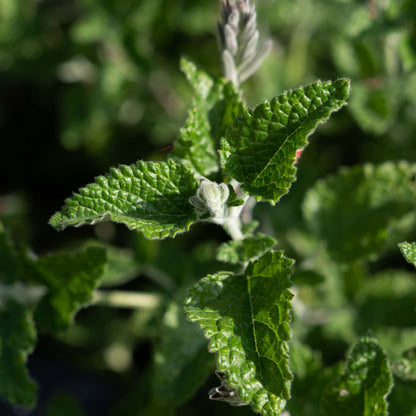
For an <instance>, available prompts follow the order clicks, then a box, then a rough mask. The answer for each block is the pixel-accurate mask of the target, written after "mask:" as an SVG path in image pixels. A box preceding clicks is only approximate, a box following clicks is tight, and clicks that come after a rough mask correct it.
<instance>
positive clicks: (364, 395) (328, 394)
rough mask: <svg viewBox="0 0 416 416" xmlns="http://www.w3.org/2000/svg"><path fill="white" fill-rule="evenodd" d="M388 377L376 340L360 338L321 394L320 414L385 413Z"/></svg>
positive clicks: (377, 415)
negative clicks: (335, 376) (343, 364)
mask: <svg viewBox="0 0 416 416" xmlns="http://www.w3.org/2000/svg"><path fill="white" fill-rule="evenodd" d="M392 384H393V383H392V376H391V374H390V370H389V364H388V361H387V357H386V354H385V353H384V351H383V349H382V348H381V347H380V345H379V344H378V342H377V341H376V340H375V339H374V338H372V337H369V336H364V337H362V338H361V339H360V340H359V341H358V342H357V344H356V345H355V346H354V348H353V350H352V352H351V353H350V355H349V358H348V362H347V366H346V368H345V370H344V372H343V373H342V374H341V375H340V376H338V377H337V378H336V379H335V380H334V381H333V382H332V383H330V384H329V385H328V387H327V389H326V391H325V392H324V395H323V397H322V413H323V415H324V416H326V415H328V416H333V415H337V416H344V415H345V416H350V415H362V416H387V400H386V398H387V395H388V394H389V392H390V390H391V388H392Z"/></svg>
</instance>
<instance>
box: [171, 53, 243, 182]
mask: <svg viewBox="0 0 416 416" xmlns="http://www.w3.org/2000/svg"><path fill="white" fill-rule="evenodd" d="M181 68H182V71H183V72H184V73H185V75H186V76H187V78H188V81H189V82H190V83H191V85H192V86H193V88H194V90H195V96H194V98H193V101H192V106H191V109H190V110H189V112H188V118H187V121H186V126H185V127H184V128H182V129H181V131H180V136H179V139H178V140H177V142H176V143H175V147H174V151H173V156H174V157H175V158H179V159H180V160H181V161H182V163H183V164H184V165H186V166H187V167H189V168H190V169H192V170H193V171H194V172H195V173H197V174H199V175H202V176H209V175H210V174H212V173H214V172H218V170H219V163H218V156H217V142H218V139H219V136H220V134H221V133H223V132H224V131H225V129H226V128H227V127H228V125H230V124H231V123H232V121H233V120H234V118H235V117H236V116H237V115H238V114H239V113H241V112H242V111H243V109H244V107H243V104H242V103H241V99H240V94H239V93H238V92H237V91H236V90H235V88H234V86H233V84H232V83H226V82H225V80H224V79H221V78H220V79H218V80H215V81H214V80H213V79H212V78H211V77H210V76H209V75H207V74H206V73H204V72H202V71H199V70H198V69H197V68H196V66H195V65H194V64H193V63H192V62H190V61H187V60H186V59H182V61H181Z"/></svg>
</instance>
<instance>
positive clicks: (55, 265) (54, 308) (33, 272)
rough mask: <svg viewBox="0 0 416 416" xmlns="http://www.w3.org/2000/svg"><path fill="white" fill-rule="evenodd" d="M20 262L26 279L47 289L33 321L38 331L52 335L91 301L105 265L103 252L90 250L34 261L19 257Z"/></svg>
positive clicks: (98, 249) (52, 255)
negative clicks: (23, 264) (22, 262)
mask: <svg viewBox="0 0 416 416" xmlns="http://www.w3.org/2000/svg"><path fill="white" fill-rule="evenodd" d="M22 259H23V261H24V262H25V278H26V280H27V281H28V282H30V283H36V284H42V285H44V286H46V287H47V290H48V292H47V293H46V295H45V296H44V297H43V298H42V300H41V301H40V303H39V305H38V307H37V309H36V311H35V321H36V325H37V326H38V328H39V329H40V330H41V331H43V332H48V333H52V334H54V333H57V332H59V331H62V330H64V329H66V328H67V327H68V325H69V324H70V323H71V320H72V319H73V316H74V314H75V313H76V312H77V311H78V309H80V308H81V307H82V306H84V305H85V304H87V303H88V302H89V301H90V300H91V298H92V292H93V291H94V289H95V288H96V287H97V285H98V280H99V278H100V277H101V275H102V274H103V272H104V266H105V263H106V256H105V251H104V250H103V249H100V248H93V247H91V248H87V249H85V250H82V251H78V252H76V253H74V254H51V255H48V256H45V257H42V258H40V259H38V260H32V259H29V258H28V257H24V256H23V255H22Z"/></svg>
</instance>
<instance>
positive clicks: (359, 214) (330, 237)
mask: <svg viewBox="0 0 416 416" xmlns="http://www.w3.org/2000/svg"><path fill="white" fill-rule="evenodd" d="M415 173H416V164H410V163H407V162H396V163H393V162H387V163H384V164H381V165H378V166H377V165H371V164H366V165H363V166H355V167H353V168H342V169H340V171H339V172H338V173H337V174H335V175H330V176H328V177H327V178H325V179H322V180H319V181H318V182H317V183H316V184H315V186H314V187H313V188H311V189H310V190H309V191H308V193H307V194H306V197H305V199H304V202H303V214H304V217H305V219H306V221H307V224H308V226H309V228H310V230H311V231H312V232H313V233H314V234H315V235H316V236H317V237H319V238H321V239H322V240H323V241H325V242H326V244H327V248H328V250H329V251H330V253H331V255H332V256H333V257H334V258H335V259H336V260H338V261H345V262H351V261H353V260H355V259H359V258H367V257H375V256H376V255H377V254H378V253H379V252H380V250H381V248H382V247H383V245H384V243H385V241H386V238H387V236H388V232H389V230H390V228H392V227H394V224H395V222H396V221H398V220H400V219H401V218H403V216H404V215H405V214H407V213H410V212H411V211H412V210H414V206H415V198H416V183H415V181H414V175H415Z"/></svg>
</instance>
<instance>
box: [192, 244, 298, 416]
mask: <svg viewBox="0 0 416 416" xmlns="http://www.w3.org/2000/svg"><path fill="white" fill-rule="evenodd" d="M292 264H293V260H290V259H288V258H286V257H284V256H283V252H281V251H277V252H268V253H266V254H265V255H264V256H263V257H261V258H260V259H258V260H256V261H255V262H253V263H250V264H249V265H248V267H247V269H246V270H245V272H244V274H243V275H239V276H238V275H234V274H233V273H227V272H220V273H217V274H215V275H210V276H207V277H206V278H204V279H202V280H201V281H200V282H199V283H197V284H196V285H194V286H193V287H192V288H190V290H189V296H188V299H187V300H186V302H185V312H186V314H187V317H188V319H190V320H191V321H194V322H198V324H199V326H200V327H201V328H202V329H203V330H204V333H205V335H206V336H207V337H208V338H210V342H209V349H210V351H211V352H216V353H217V370H218V371H220V372H222V373H225V377H226V379H227V382H228V385H229V386H230V387H231V388H233V389H236V390H237V392H238V394H239V396H240V398H241V400H242V401H243V402H244V403H249V404H250V405H251V407H252V408H253V410H254V411H256V412H260V413H261V414H263V415H269V416H272V415H273V416H277V415H280V412H281V411H282V409H283V407H284V405H285V403H286V399H288V398H289V396H290V381H291V379H292V373H291V372H290V369H289V347H288V343H287V341H288V340H289V339H290V337H291V330H290V327H289V321H290V314H289V310H290V301H291V299H292V297H293V295H292V293H291V292H290V290H289V287H290V286H291V282H290V274H291V270H290V268H291V266H292Z"/></svg>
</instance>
